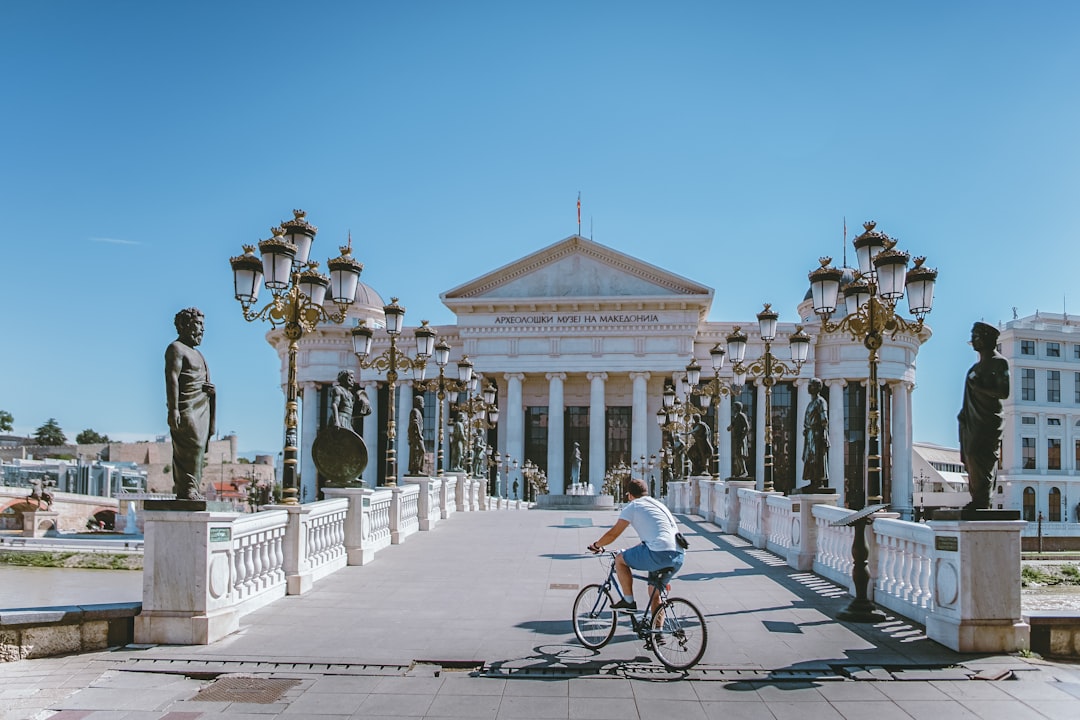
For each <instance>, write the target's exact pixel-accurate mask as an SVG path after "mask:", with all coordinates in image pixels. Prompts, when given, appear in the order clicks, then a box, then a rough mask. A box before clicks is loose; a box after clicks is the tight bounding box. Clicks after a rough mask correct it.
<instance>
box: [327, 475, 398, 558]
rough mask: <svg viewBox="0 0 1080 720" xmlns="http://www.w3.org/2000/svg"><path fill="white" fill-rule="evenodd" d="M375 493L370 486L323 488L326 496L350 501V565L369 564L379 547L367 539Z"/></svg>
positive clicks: (347, 523)
mask: <svg viewBox="0 0 1080 720" xmlns="http://www.w3.org/2000/svg"><path fill="white" fill-rule="evenodd" d="M383 492H385V491H383ZM374 494H375V491H374V490H370V489H368V488H323V495H324V496H325V497H327V498H345V499H347V500H348V501H349V512H348V513H347V514H346V515H345V557H346V558H348V563H349V564H350V565H367V564H368V563H369V562H371V561H372V560H374V559H375V551H376V550H378V549H379V548H378V547H376V546H375V545H374V544H373V543H370V542H367V541H366V538H367V537H368V535H369V531H368V529H367V528H368V527H369V526H370V523H371V496H372V495H374Z"/></svg>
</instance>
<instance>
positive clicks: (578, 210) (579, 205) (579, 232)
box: [577, 190, 581, 237]
mask: <svg viewBox="0 0 1080 720" xmlns="http://www.w3.org/2000/svg"><path fill="white" fill-rule="evenodd" d="M577 234H578V236H579V237H580V236H581V191H580V190H578V193H577Z"/></svg>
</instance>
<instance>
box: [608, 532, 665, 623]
mask: <svg viewBox="0 0 1080 720" xmlns="http://www.w3.org/2000/svg"><path fill="white" fill-rule="evenodd" d="M605 554H607V555H608V556H609V557H610V558H611V565H610V567H609V568H608V574H607V578H606V579H605V580H604V582H603V584H602V585H601V587H603V588H604V590H605V591H607V592H608V593H610V592H611V590H612V588H614V590H615V593H616V594H617V595H618V596H619V599H620V600H626V595H625V594H624V593H623V591H622V587H620V586H619V577H618V574H617V572H616V570H615V557H616V556H617V555H618V553H616V552H613V551H611V550H608V551H606V553H605ZM664 575H668V574H667V573H664ZM664 575H660V576H659V577H657V579H656V580H652V579H650V578H649V577H648V576H647V575H635V574H633V573H632V572H631V575H630V576H631V577H632V578H634V579H635V580H644V581H645V582H646V583H648V585H649V602H648V603H647V604H646V605H645V607H644V608H641V610H640V612H641V616H640V617H638V615H637V613H626V614H627V615H629V616H630V625H631V626H632V627H633V628H634V632H636V633H637V634H638V637H640V638H641V639H642V640H646V639H648V636H649V634H650V632H651V631H650V628H649V616H650V615H651V614H652V611H653V610H652V609H653V605H654V604H656V606H657V607H659V606H661V605H663V603H664V601H665V600H666V599H667V597H668V591H669V590H670V587H669V586H668V582H667V581H668V580H670V579H671V576H670V575H668V576H667V577H664Z"/></svg>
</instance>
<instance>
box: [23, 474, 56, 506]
mask: <svg viewBox="0 0 1080 720" xmlns="http://www.w3.org/2000/svg"><path fill="white" fill-rule="evenodd" d="M55 486H56V481H55V480H53V479H52V478H45V479H44V480H39V479H38V478H36V477H34V478H31V479H30V494H29V495H27V496H26V501H27V502H33V503H34V504H35V505H37V509H38V510H48V509H49V508H51V507H52V504H53V494H52V493H51V492H49V488H51V487H55Z"/></svg>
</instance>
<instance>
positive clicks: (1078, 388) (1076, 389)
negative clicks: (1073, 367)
mask: <svg viewBox="0 0 1080 720" xmlns="http://www.w3.org/2000/svg"><path fill="white" fill-rule="evenodd" d="M1077 347H1080V345H1077ZM1073 402H1075V403H1076V404H1077V405H1080V373H1073Z"/></svg>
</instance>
